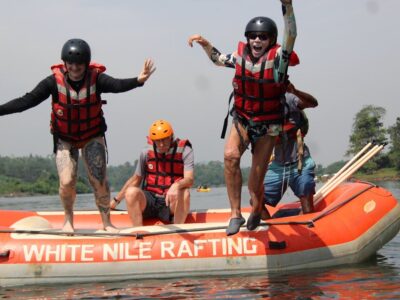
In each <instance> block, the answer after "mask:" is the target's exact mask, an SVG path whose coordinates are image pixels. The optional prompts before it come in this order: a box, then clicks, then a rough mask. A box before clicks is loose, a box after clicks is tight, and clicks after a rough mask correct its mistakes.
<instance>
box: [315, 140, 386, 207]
mask: <svg viewBox="0 0 400 300" xmlns="http://www.w3.org/2000/svg"><path fill="white" fill-rule="evenodd" d="M383 147H384V145H375V146H374V147H373V148H372V149H370V150H369V151H368V152H367V153H366V154H364V155H363V156H362V157H361V158H360V159H359V160H357V161H356V162H355V163H353V164H352V165H351V166H350V167H349V168H348V169H347V170H345V171H343V172H342V174H340V175H339V176H337V177H336V178H335V179H334V180H333V181H331V182H330V184H329V185H328V186H327V187H326V189H325V190H324V191H322V193H319V194H316V195H315V196H314V202H315V203H318V200H320V199H321V198H323V197H325V196H326V195H327V194H329V193H330V192H331V191H332V190H333V189H334V188H336V187H337V186H338V185H339V184H341V183H342V182H343V181H345V180H346V179H348V178H349V177H350V176H351V175H353V174H354V173H355V172H356V171H357V170H358V169H360V168H361V167H362V166H363V165H364V164H365V163H366V162H367V161H368V160H370V159H371V158H372V157H373V156H374V155H375V154H376V153H378V152H379V151H380V150H382V148H383Z"/></svg>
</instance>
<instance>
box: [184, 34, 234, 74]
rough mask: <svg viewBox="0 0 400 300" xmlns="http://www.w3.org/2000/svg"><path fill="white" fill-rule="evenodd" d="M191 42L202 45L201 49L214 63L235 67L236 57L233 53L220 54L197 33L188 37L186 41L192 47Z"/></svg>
mask: <svg viewBox="0 0 400 300" xmlns="http://www.w3.org/2000/svg"><path fill="white" fill-rule="evenodd" d="M193 42H196V43H198V44H199V45H200V46H202V47H203V50H204V51H205V52H206V54H207V56H208V57H209V58H210V60H211V61H212V62H213V63H214V64H215V65H217V66H223V67H228V68H234V67H235V62H236V58H235V55H234V53H233V54H222V53H221V52H219V51H218V49H217V48H215V47H214V46H213V45H212V44H211V43H210V42H209V41H208V40H206V39H205V38H203V37H202V36H201V35H199V34H194V35H192V36H190V37H189V40H188V43H189V46H190V47H193Z"/></svg>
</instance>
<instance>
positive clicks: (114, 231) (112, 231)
mask: <svg viewBox="0 0 400 300" xmlns="http://www.w3.org/2000/svg"><path fill="white" fill-rule="evenodd" d="M104 230H105V231H107V232H110V233H119V231H120V230H119V229H118V228H115V227H114V226H105V227H104Z"/></svg>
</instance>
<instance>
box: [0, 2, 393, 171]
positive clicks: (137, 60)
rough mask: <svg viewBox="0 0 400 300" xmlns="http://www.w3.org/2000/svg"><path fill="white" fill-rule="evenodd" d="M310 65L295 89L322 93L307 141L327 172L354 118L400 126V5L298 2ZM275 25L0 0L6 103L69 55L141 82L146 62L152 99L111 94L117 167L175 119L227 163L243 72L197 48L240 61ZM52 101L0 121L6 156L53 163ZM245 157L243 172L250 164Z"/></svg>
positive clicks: (208, 7)
mask: <svg viewBox="0 0 400 300" xmlns="http://www.w3.org/2000/svg"><path fill="white" fill-rule="evenodd" d="M293 6H294V10H295V15H296V20H297V28H298V36H297V40H296V44H295V51H296V52H297V53H298V55H299V57H300V61H301V63H300V65H298V66H296V67H294V68H291V69H289V74H290V79H291V81H292V82H293V83H294V84H295V85H296V87H298V88H299V89H303V90H305V91H308V92H310V93H311V94H313V95H314V96H315V97H316V98H317V99H318V101H319V107H317V108H315V109H309V110H308V116H309V119H310V131H309V134H308V136H307V138H306V142H307V143H308V145H309V146H310V148H311V153H312V155H313V157H314V159H315V161H316V162H317V163H321V164H323V165H327V164H329V163H331V162H334V161H336V160H340V159H342V158H343V155H344V153H345V152H346V150H347V147H348V140H349V134H350V132H351V130H352V124H353V120H354V116H355V114H356V113H357V112H358V111H359V110H360V109H361V108H362V107H363V106H364V105H369V104H372V105H378V106H382V107H384V108H385V109H386V110H387V114H386V117H385V125H386V126H387V125H393V124H394V123H395V120H396V117H400V109H399V104H398V99H397V97H398V96H397V95H398V91H397V90H396V86H398V82H397V81H398V78H399V75H398V72H399V69H400V68H399V66H400V63H399V54H398V51H399V49H400V39H399V33H398V28H399V25H400V19H399V17H398V12H399V11H400V1H398V0H379V1H378V0H376V1H375V0H330V1H328V0H326V1H324V0H297V1H296V0H293ZM257 15H264V16H269V17H271V18H273V19H274V20H275V21H276V23H277V25H278V30H279V37H278V41H280V40H281V38H282V29H283V19H282V14H281V5H280V1H278V0H263V1H261V0H254V1H251V0H248V1H236V0H230V1H228V0H146V1H133V0H132V1H131V0H126V1H120V0H113V1H108V0H92V1H89V0H87V1H70V0H69V1H67V0H57V1H54V0H35V1H31V0H26V1H22V0H9V1H5V0H0V45H1V48H0V49H1V50H0V51H1V55H0V93H1V98H0V104H3V103H5V102H7V101H9V100H11V99H14V98H16V97H19V96H22V95H24V94H25V93H26V92H29V91H31V90H32V89H33V88H34V87H35V86H36V84H37V83H38V82H39V81H40V80H42V79H43V78H45V77H46V76H48V75H50V66H51V65H52V64H54V63H57V62H59V61H60V52H61V47H62V45H63V44H64V42H65V41H66V40H67V39H69V38H73V37H79V38H83V39H85V40H86V41H87V42H88V43H89V44H90V45H91V48H92V58H93V59H94V60H96V61H98V62H101V63H103V64H104V65H106V67H107V74H109V75H111V76H114V77H116V78H126V77H136V76H137V75H138V74H139V72H140V70H141V68H142V65H143V61H144V60H145V59H146V58H148V57H149V58H152V59H153V60H154V61H155V64H156V67H157V70H156V72H155V73H154V74H153V76H152V77H151V78H150V79H149V81H148V82H147V83H146V84H145V86H144V87H142V88H137V89H135V90H133V91H130V92H126V93H122V94H103V98H104V99H106V100H108V104H107V105H106V106H105V107H104V112H105V117H106V121H107V124H108V127H109V130H108V131H107V136H106V137H107V143H108V147H109V163H110V164H111V165H117V164H122V163H124V162H126V161H131V162H133V160H134V159H136V158H137V157H138V154H139V152H140V150H141V149H142V147H143V146H144V145H145V143H146V139H145V136H146V135H147V132H148V127H149V125H150V124H151V122H152V121H154V120H155V119H159V118H164V119H167V120H169V121H170V122H171V123H172V124H173V126H174V129H175V132H176V134H177V135H178V136H179V137H182V138H189V139H190V140H191V142H192V144H193V146H194V149H195V159H196V162H206V161H209V160H220V161H222V160H223V145H224V141H223V140H221V139H220V138H219V136H220V132H221V128H222V123H223V119H224V117H225V114H226V112H227V103H228V96H229V94H230V92H231V89H232V88H231V80H232V77H233V73H234V70H232V69H228V68H221V67H216V66H214V65H213V64H212V63H211V62H210V61H209V60H208V58H207V57H206V55H205V53H204V52H203V50H202V49H201V48H200V47H199V46H198V45H195V47H193V48H190V47H188V46H187V38H188V37H189V36H190V35H191V34H194V33H200V34H202V35H203V36H204V37H206V38H207V39H209V40H210V41H211V42H212V43H213V45H214V46H215V47H216V48H217V49H219V50H220V51H221V52H223V53H231V52H233V51H234V50H235V49H236V46H237V42H238V41H239V40H244V38H243V32H244V28H245V26H246V24H247V22H248V20H249V19H251V18H252V17H254V16H257ZM50 103H51V101H50V98H49V99H48V100H47V101H45V102H43V103H42V104H41V105H39V106H37V107H35V108H33V109H30V110H28V111H25V112H23V113H21V114H14V115H8V116H3V117H0V137H1V146H0V155H2V156H6V155H8V156H15V157H17V156H25V155H29V154H33V155H41V156H47V155H49V154H51V152H52V138H51V135H50V133H49V116H50ZM249 158H250V154H249V153H246V154H245V156H244V160H243V165H248V164H249Z"/></svg>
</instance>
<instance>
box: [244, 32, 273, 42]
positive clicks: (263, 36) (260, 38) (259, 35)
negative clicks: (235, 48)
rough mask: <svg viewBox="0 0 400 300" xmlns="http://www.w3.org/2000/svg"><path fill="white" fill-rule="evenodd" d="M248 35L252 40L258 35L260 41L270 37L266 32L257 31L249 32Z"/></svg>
mask: <svg viewBox="0 0 400 300" xmlns="http://www.w3.org/2000/svg"><path fill="white" fill-rule="evenodd" d="M247 37H248V38H249V39H250V40H255V39H256V38H257V37H258V38H259V40H260V41H266V40H268V39H269V36H268V34H266V33H255V32H250V33H248V34H247Z"/></svg>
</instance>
